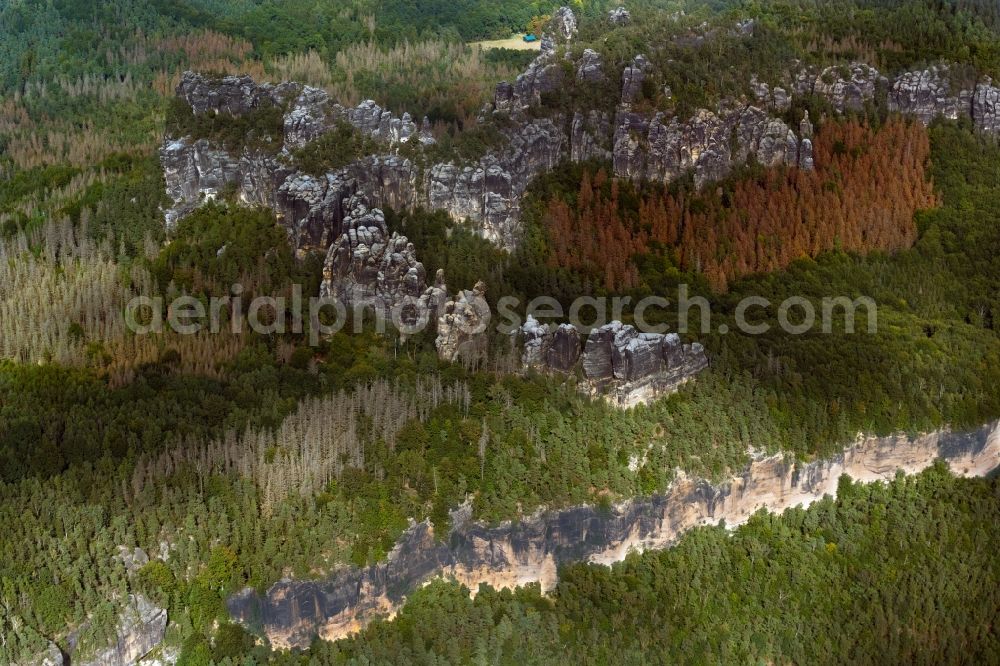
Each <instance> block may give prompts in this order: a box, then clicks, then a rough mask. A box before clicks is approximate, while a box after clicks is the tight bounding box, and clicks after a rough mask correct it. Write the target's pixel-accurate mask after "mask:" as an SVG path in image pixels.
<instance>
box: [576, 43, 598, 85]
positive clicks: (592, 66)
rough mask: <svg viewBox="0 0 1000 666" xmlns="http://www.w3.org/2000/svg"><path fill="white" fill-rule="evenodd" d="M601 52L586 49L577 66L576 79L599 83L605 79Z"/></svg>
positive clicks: (583, 81) (582, 81)
mask: <svg viewBox="0 0 1000 666" xmlns="http://www.w3.org/2000/svg"><path fill="white" fill-rule="evenodd" d="M602 66H603V65H602V62H601V54H600V53H598V52H597V51H595V50H593V49H584V50H583V55H581V56H580V61H579V63H578V64H577V67H576V80H577V81H579V82H581V83H599V82H600V81H602V80H603V79H604V71H603V69H602Z"/></svg>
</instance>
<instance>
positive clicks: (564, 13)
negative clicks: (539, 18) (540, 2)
mask: <svg viewBox="0 0 1000 666" xmlns="http://www.w3.org/2000/svg"><path fill="white" fill-rule="evenodd" d="M576 29H577V28H576V15H575V14H574V13H573V10H572V9H570V8H569V7H560V8H559V9H557V10H556V13H555V14H553V15H552V20H551V21H549V25H548V28H547V29H546V33H547V34H548V35H550V36H551V37H552V39H553V40H555V41H556V43H560V44H562V43H565V42H569V41H571V40H572V39H573V38H574V37H576Z"/></svg>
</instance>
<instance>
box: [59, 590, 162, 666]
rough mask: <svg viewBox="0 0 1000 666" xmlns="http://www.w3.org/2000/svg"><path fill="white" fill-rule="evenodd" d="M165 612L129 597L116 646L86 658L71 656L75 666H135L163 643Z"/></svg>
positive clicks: (119, 624) (119, 622) (139, 597)
mask: <svg viewBox="0 0 1000 666" xmlns="http://www.w3.org/2000/svg"><path fill="white" fill-rule="evenodd" d="M166 629H167V611H166V609H163V608H159V607H157V606H156V605H154V604H153V603H151V602H150V601H149V600H148V599H146V598H145V597H143V596H142V595H138V594H136V595H130V596H129V600H128V604H127V605H126V606H125V609H124V610H123V611H122V613H121V615H120V616H119V618H118V631H117V639H116V641H115V644H114V645H112V646H110V647H108V648H105V649H103V650H99V651H98V652H97V654H95V655H92V656H89V657H80V656H77V655H73V659H72V663H73V665H74V666H134V664H135V663H136V662H138V661H139V660H140V659H142V658H143V657H144V656H146V655H147V654H149V653H150V652H151V651H152V650H153V649H154V648H155V647H156V646H158V645H159V644H160V643H162V642H163V635H164V632H165V631H166Z"/></svg>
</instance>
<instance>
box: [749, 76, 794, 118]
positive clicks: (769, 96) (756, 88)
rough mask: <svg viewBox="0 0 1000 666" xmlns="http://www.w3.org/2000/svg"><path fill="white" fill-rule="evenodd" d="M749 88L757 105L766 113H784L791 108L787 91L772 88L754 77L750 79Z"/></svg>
mask: <svg viewBox="0 0 1000 666" xmlns="http://www.w3.org/2000/svg"><path fill="white" fill-rule="evenodd" d="M750 87H751V89H752V90H753V95H754V97H755V98H756V100H757V103H758V104H759V105H760V106H761V107H763V108H765V109H767V110H768V111H776V112H778V113H784V112H785V111H787V110H788V109H790V108H791V107H792V98H791V96H790V95H789V94H788V91H787V90H785V89H784V88H782V87H780V86H774V87H773V88H772V87H771V86H770V85H768V84H767V83H763V82H761V81H758V80H757V77H756V76H754V77H752V78H751V79H750Z"/></svg>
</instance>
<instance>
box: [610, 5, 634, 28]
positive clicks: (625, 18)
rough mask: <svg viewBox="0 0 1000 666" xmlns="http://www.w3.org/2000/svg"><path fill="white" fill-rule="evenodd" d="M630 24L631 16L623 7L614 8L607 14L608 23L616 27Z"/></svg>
mask: <svg viewBox="0 0 1000 666" xmlns="http://www.w3.org/2000/svg"><path fill="white" fill-rule="evenodd" d="M631 22H632V15H631V14H629V11H628V10H627V9H625V8H624V7H615V8H614V9H612V10H611V11H609V12H608V23H610V24H611V25H617V26H619V27H620V26H626V25H628V24H629V23H631Z"/></svg>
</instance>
